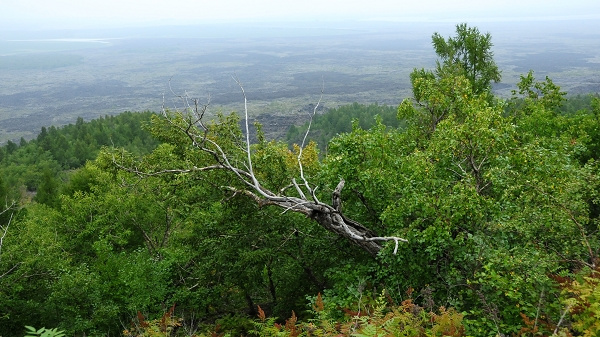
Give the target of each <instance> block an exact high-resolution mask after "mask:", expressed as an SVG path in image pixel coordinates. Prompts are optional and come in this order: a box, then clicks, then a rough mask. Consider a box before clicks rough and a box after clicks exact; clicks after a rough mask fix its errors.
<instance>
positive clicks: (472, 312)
mask: <svg viewBox="0 0 600 337" xmlns="http://www.w3.org/2000/svg"><path fill="white" fill-rule="evenodd" d="M433 44H434V48H435V50H436V52H437V54H438V56H439V57H440V62H438V65H437V68H436V69H435V70H425V69H415V70H414V71H413V73H412V74H411V83H412V85H413V97H412V98H407V99H405V100H404V101H403V102H402V103H401V104H400V105H399V106H398V107H397V108H394V109H393V115H394V117H395V118H396V119H391V117H390V114H391V113H392V109H391V108H388V107H383V106H378V105H370V106H364V105H359V104H354V105H351V106H347V107H340V108H338V109H332V110H330V111H329V112H328V113H325V114H323V115H318V116H316V117H315V119H314V121H313V124H312V127H311V129H312V131H314V132H315V133H316V138H313V139H316V140H318V141H319V142H323V143H327V147H326V151H323V150H322V151H321V153H319V150H318V145H317V144H316V143H315V142H309V143H307V145H306V147H305V148H303V149H300V148H299V147H298V146H289V145H288V144H287V143H284V142H278V141H268V140H266V139H265V138H264V135H263V134H262V133H261V132H260V128H259V131H258V136H257V139H258V141H257V143H256V144H252V145H251V146H250V151H249V153H248V152H247V150H246V144H245V135H244V132H243V131H242V130H240V128H239V117H238V116H237V115H236V114H231V115H228V116H223V115H218V116H215V118H214V120H212V121H210V122H208V121H203V122H202V123H199V122H198V121H196V120H195V119H194V115H193V114H186V113H182V112H169V113H167V115H166V116H158V115H153V114H150V113H144V114H133V113H125V114H123V115H120V116H116V117H106V118H104V119H100V120H97V121H92V122H89V123H85V122H83V120H78V121H77V123H76V124H74V125H69V126H67V127H64V128H60V129H59V128H53V127H51V128H49V129H46V128H44V129H42V132H41V133H40V135H39V136H38V138H37V139H35V140H32V141H29V142H27V141H24V140H23V141H21V142H20V144H16V143H13V142H9V143H8V144H7V145H5V146H4V147H2V148H1V150H0V162H1V163H2V166H1V168H0V171H1V173H2V174H1V175H0V197H1V198H2V201H3V203H2V208H1V209H0V211H2V213H0V221H1V222H0V226H1V227H0V236H1V237H2V241H0V249H1V250H0V334H1V335H3V336H12V335H14V336H21V335H23V334H25V333H27V331H28V330H26V329H25V326H35V327H48V328H49V329H42V330H35V329H34V331H35V332H36V333H37V332H38V331H46V330H48V331H50V330H51V329H58V330H53V331H59V330H64V331H65V332H66V333H67V335H75V336H84V335H85V336H96V335H98V336H100V335H110V336H117V335H122V334H123V335H125V336H158V335H161V336H164V335H171V336H176V335H177V336H193V335H196V336H208V335H211V336H222V335H223V334H224V333H229V334H230V335H231V336H233V335H235V336H239V335H255V336H280V337H287V336H290V337H297V336H301V335H302V336H315V335H316V336H340V335H343V336H355V337H363V336H381V335H393V336H466V335H468V336H496V335H500V334H502V335H514V336H550V335H553V334H557V335H561V336H573V335H578V334H581V335H585V336H593V335H594V334H597V332H598V329H599V327H598V324H597V322H598V320H597V317H598V314H599V312H600V310H598V305H599V303H600V295H599V294H598V287H597V285H598V283H599V281H598V280H599V279H600V278H599V277H598V275H599V267H598V263H599V262H600V259H599V252H600V238H599V237H598V226H599V224H600V192H599V191H600V175H599V174H600V165H599V164H598V156H599V154H600V99H599V98H598V97H597V96H596V97H594V96H590V97H573V98H569V97H566V96H565V94H564V93H563V92H562V91H561V90H560V88H559V87H558V86H557V85H555V84H554V83H553V82H552V80H551V79H549V78H545V79H544V80H542V81H538V80H536V78H535V77H534V73H533V72H529V73H528V74H525V75H522V76H521V80H520V82H519V83H518V85H517V87H516V88H515V89H514V91H513V97H512V98H511V99H508V100H503V99H500V98H497V97H494V96H493V95H492V93H491V92H490V84H491V82H492V81H497V80H499V71H498V69H497V68H496V67H495V63H493V59H492V58H491V57H492V54H491V51H490V48H491V41H490V36H489V35H487V34H486V35H482V34H480V33H479V32H478V30H476V29H474V28H469V27H467V26H466V25H459V26H457V36H456V37H455V38H449V39H448V40H444V39H442V38H441V37H439V35H437V34H434V36H433ZM474 60H476V61H474ZM480 61H481V62H480ZM352 120H353V121H352ZM189 121H193V122H192V123H191V124H186V122H189ZM189 125H191V126H189ZM187 126H189V127H194V128H197V134H199V135H201V136H200V137H198V138H193V137H192V138H193V139H190V138H191V137H189V134H186V130H187V129H186V127H187ZM348 127H349V128H348ZM303 128H304V129H303ZM305 128H306V126H305V127H299V128H296V129H292V130H290V132H289V134H288V140H289V141H292V142H300V141H301V140H302V137H303V131H302V130H305ZM150 135H151V136H152V137H154V138H150ZM199 143H210V144H218V149H219V151H221V150H222V151H223V152H214V153H211V152H206V151H200V150H199V147H198V144H199ZM103 145H110V146H105V147H102V146H103ZM321 146H323V145H322V144H321ZM213 148H217V147H213ZM322 149H324V148H322ZM300 151H302V152H300ZM221 153H224V154H226V156H227V162H228V163H233V164H235V165H237V166H238V167H240V168H245V169H247V168H248V167H249V166H250V165H249V162H250V161H249V160H248V158H250V159H251V162H252V172H253V174H254V175H255V177H256V178H257V179H258V180H259V181H260V183H261V187H263V188H264V190H270V191H292V192H289V193H291V194H292V195H297V194H300V193H301V189H300V187H298V188H297V189H296V191H294V187H293V183H292V181H298V182H301V181H303V180H304V179H306V180H307V181H310V182H311V183H312V184H315V186H319V188H318V189H317V190H316V191H313V192H314V194H315V197H317V199H318V200H322V201H323V202H329V200H331V196H332V192H333V191H334V190H335V188H336V186H337V184H338V182H339V181H340V179H344V180H345V183H346V184H345V187H344V189H343V190H342V192H341V193H342V200H343V212H344V214H345V216H347V217H349V218H352V219H353V221H356V222H358V223H360V224H363V225H364V226H365V227H368V228H369V229H370V230H371V231H372V232H374V233H377V234H379V235H382V236H398V237H403V238H406V239H407V240H408V242H407V243H401V244H400V245H399V246H398V247H397V253H396V254H394V252H393V251H394V249H395V248H396V246H395V244H394V242H393V241H392V242H390V243H388V244H387V245H385V246H384V247H383V249H382V250H381V251H380V252H379V253H378V254H377V256H375V257H373V256H372V255H370V254H369V253H368V252H366V251H364V250H362V249H360V248H359V246H357V245H353V244H352V241H351V240H347V239H345V238H342V237H340V236H339V235H337V234H336V233H334V232H329V231H326V230H325V229H323V228H322V227H320V226H318V225H317V224H316V223H315V221H314V219H313V218H311V217H310V216H309V217H306V216H303V215H302V214H298V213H294V209H293V207H290V208H287V209H283V210H282V209H281V208H275V207H271V206H268V205H267V204H266V203H261V202H257V198H255V196H256V195H253V194H252V190H251V189H248V188H247V184H245V183H244V182H243V180H242V179H244V178H247V177H246V176H242V174H238V175H236V171H226V170H222V169H220V168H222V165H223V162H224V159H223V156H221ZM300 164H301V165H300ZM219 165H221V166H219ZM292 179H296V180H292ZM300 184H301V183H300ZM12 200H17V201H18V207H15V206H14V205H13V204H12V203H11V201H12ZM9 206H10V208H9ZM265 312H266V313H265ZM290 313H291V317H290ZM257 317H258V318H257ZM268 317H271V318H268ZM276 317H279V318H284V317H290V318H289V319H287V320H285V319H281V320H280V319H277V318H276ZM32 329H33V328H32ZM29 331H31V330H30V329H29Z"/></svg>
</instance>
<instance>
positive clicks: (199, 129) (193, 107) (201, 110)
mask: <svg viewBox="0 0 600 337" xmlns="http://www.w3.org/2000/svg"><path fill="white" fill-rule="evenodd" d="M234 80H235V81H236V83H237V84H238V86H239V87H240V89H241V92H242V95H243V98H244V117H245V132H246V134H245V141H244V142H245V144H244V145H243V148H242V149H241V150H242V151H243V152H244V157H245V159H244V160H245V162H244V163H242V164H239V163H238V164H235V163H233V162H232V160H231V158H230V155H229V154H228V153H227V152H226V151H225V150H224V148H223V147H222V146H221V145H220V144H219V143H218V142H217V141H216V140H215V139H213V138H211V137H209V126H208V125H207V124H205V123H203V117H204V115H205V112H206V109H207V108H208V105H199V104H198V101H197V100H191V101H192V103H193V104H190V103H189V102H190V100H189V99H188V97H187V95H185V96H178V97H180V98H182V99H183V101H184V104H185V105H186V107H187V110H188V112H190V116H188V118H182V119H181V120H177V121H175V120H174V119H173V118H172V117H171V116H170V115H169V113H167V110H166V109H165V108H164V106H163V116H164V117H165V119H166V121H167V122H168V123H169V124H170V125H171V126H172V127H173V128H174V129H175V130H178V132H181V133H183V134H184V135H186V137H187V138H188V139H189V140H190V143H191V146H192V147H194V148H195V149H197V150H199V151H202V152H204V153H206V154H208V155H210V156H211V157H212V161H213V162H212V163H211V164H210V165H206V166H203V167H196V166H194V167H192V168H186V169H166V170H162V171H156V172H142V171H140V170H138V169H136V168H127V167H124V166H122V165H120V164H119V163H117V161H116V160H115V159H114V158H113V162H114V163H115V165H117V166H118V167H120V168H122V169H125V170H128V171H130V172H134V173H136V174H139V175H141V176H152V175H157V174H166V173H191V172H201V171H209V170H225V171H229V172H231V173H233V174H234V175H235V177H237V180H238V182H240V183H242V186H243V187H241V188H240V187H235V186H223V188H224V189H226V190H229V191H232V192H233V193H235V194H243V195H246V196H248V197H250V198H251V199H252V200H254V201H255V202H256V203H257V204H258V205H259V206H268V205H273V206H277V207H280V208H283V209H284V211H283V212H284V213H285V212H290V211H291V212H296V213H301V214H304V215H306V216H307V217H309V218H310V219H312V220H314V221H315V222H317V223H318V224H319V225H321V226H322V227H323V228H325V229H327V230H328V231H330V232H332V233H335V234H336V235H338V236H340V237H343V238H345V239H347V240H348V241H350V242H351V243H353V244H354V245H356V246H358V247H360V248H362V249H364V250H365V251H367V252H368V253H369V254H371V255H373V256H376V255H377V254H378V253H379V252H380V251H381V250H382V249H383V243H384V242H387V241H394V243H395V246H394V251H393V252H394V254H396V253H397V251H398V244H399V243H400V242H407V240H406V239H403V238H400V237H396V236H378V235H377V234H376V233H374V232H373V231H372V230H370V229H369V228H367V227H365V226H363V225H362V224H360V223H359V222H357V221H354V220H352V219H350V218H348V217H346V216H345V215H344V214H343V212H342V199H341V192H342V189H343V188H344V184H345V181H344V180H343V179H341V180H340V182H339V183H338V184H337V187H336V188H335V189H334V191H333V193H332V196H331V204H327V203H323V202H321V201H319V199H318V198H317V196H316V193H315V191H316V189H317V186H313V185H312V184H311V183H310V182H309V181H308V179H307V178H306V176H305V175H304V169H303V167H302V148H303V147H304V145H305V144H304V142H305V140H306V137H307V135H308V132H309V131H310V124H309V128H308V129H307V131H306V134H305V136H304V139H303V142H302V145H301V147H300V150H299V153H298V157H297V162H298V165H299V169H300V183H298V182H296V180H295V179H292V182H291V185H290V186H294V187H295V191H296V192H297V194H298V196H293V195H289V194H286V192H285V191H286V189H283V190H281V191H278V192H274V191H271V190H269V189H267V188H265V187H264V186H263V185H262V184H261V182H260V181H259V180H258V178H257V176H256V175H255V173H254V167H253V163H252V156H251V146H250V135H249V133H250V132H249V126H248V100H247V96H246V92H245V90H244V87H243V85H242V84H241V82H240V81H239V80H238V79H237V78H235V77H234ZM321 97H322V92H321ZM320 102H321V99H319V104H320ZM319 104H317V106H316V107H315V109H314V111H313V113H312V115H311V122H312V118H313V117H314V115H315V113H316V110H317V107H318V106H319ZM180 116H182V117H183V115H180ZM182 120H183V121H185V124H182V123H181V121H182Z"/></svg>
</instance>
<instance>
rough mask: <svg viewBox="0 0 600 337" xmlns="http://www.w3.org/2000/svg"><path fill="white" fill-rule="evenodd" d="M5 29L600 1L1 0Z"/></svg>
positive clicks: (562, 13)
mask: <svg viewBox="0 0 600 337" xmlns="http://www.w3.org/2000/svg"><path fill="white" fill-rule="evenodd" d="M0 2H1V7H0V29H2V30H6V29H11V28H12V29H24V28H26V27H27V28H32V29H48V28H100V27H109V26H110V27H115V26H116V27H122V26H139V25H146V24H152V25H154V24H195V23H203V22H227V21H268V20H281V19H283V20H330V19H331V20H343V19H360V20H413V21H425V20H444V21H446V20H447V21H452V22H460V21H475V20H490V19H492V20H498V19H513V20H514V19H540V18H543V19H562V18H577V19H600V1H599V0H570V1H565V0H483V1H482V0H463V1H451V0H408V1H402V0H361V1H355V0H294V1H288V0H210V1H208V0H0Z"/></svg>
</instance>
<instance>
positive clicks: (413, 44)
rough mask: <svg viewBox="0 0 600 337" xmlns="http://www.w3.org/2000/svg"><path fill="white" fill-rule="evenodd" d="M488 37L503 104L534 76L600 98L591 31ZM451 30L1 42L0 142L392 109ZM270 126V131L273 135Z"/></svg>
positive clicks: (559, 29) (583, 26) (357, 25)
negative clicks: (102, 126) (148, 122)
mask: <svg viewBox="0 0 600 337" xmlns="http://www.w3.org/2000/svg"><path fill="white" fill-rule="evenodd" d="M468 24H469V25H470V26H477V27H478V28H479V30H480V31H482V32H490V33H491V35H492V41H493V43H494V47H493V51H494V54H495V59H496V62H497V63H498V65H499V67H500V69H501V70H502V82H501V83H500V84H497V85H496V86H495V89H494V90H495V93H496V94H497V95H500V96H503V97H509V96H510V91H511V90H512V89H514V88H515V83H516V82H517V81H518V79H519V75H521V74H526V73H527V72H528V71H529V70H530V69H531V70H534V71H535V73H534V74H535V76H536V78H538V79H539V80H543V79H544V78H545V76H549V77H550V78H551V79H552V80H553V81H554V82H555V83H556V84H558V85H559V86H561V88H562V89H564V90H565V91H567V92H568V93H569V94H587V93H598V92H600V43H599V41H600V30H598V29H597V27H599V25H598V22H595V21H585V20H584V21H578V22H568V21H534V22H523V21H518V22H517V21H515V22H469V23H468ZM455 25H456V23H451V22H428V23H417V22H330V23H324V22H305V23H297V24H290V23H286V24H276V23H270V24H266V23H264V24H243V25H241V24H240V25H210V26H209V25H198V26H185V27H184V26H170V27H153V28H131V29H121V30H96V31H91V30H89V31H28V32H16V31H13V32H0V78H1V80H0V143H3V142H5V141H7V140H9V139H13V140H18V139H19V138H20V137H24V138H26V139H30V138H32V137H35V135H36V134H37V133H38V132H39V130H40V128H41V127H42V126H50V125H57V126H58V125H64V124H68V123H73V122H74V121H75V119H76V118H77V117H79V116H80V117H83V118H84V119H85V120H90V119H94V118H98V117H100V116H105V115H114V114H118V113H121V112H123V111H145V110H150V111H160V110H161V109H162V107H163V106H165V107H166V108H169V109H180V108H183V107H185V105H186V103H185V102H184V101H182V100H181V99H180V98H179V97H178V96H186V95H187V96H188V97H190V98H197V99H199V102H200V103H202V104H205V103H208V102H210V105H211V108H210V111H211V112H217V111H222V112H230V111H238V112H239V111H242V110H243V96H242V94H241V91H240V87H239V86H238V84H237V83H236V81H235V80H234V78H237V79H238V80H239V81H240V82H241V83H242V85H243V87H244V89H245V91H246V94H247V98H248V102H249V112H250V113H251V115H252V116H254V117H253V118H258V119H259V120H261V122H263V123H264V124H267V125H269V124H270V125H271V127H276V128H279V129H280V130H284V129H285V127H286V126H287V125H289V124H292V123H301V122H303V121H304V120H305V119H306V117H307V111H309V110H310V106H311V104H315V103H316V102H317V101H318V100H319V97H320V95H321V91H323V98H322V100H321V104H322V105H323V106H324V107H325V108H332V107H336V106H339V105H342V104H349V103H353V102H359V103H367V104H368V103H379V104H386V105H397V104H399V103H400V102H401V101H402V99H404V98H406V97H410V95H411V92H410V82H409V74H410V72H411V71H412V70H413V69H414V68H433V67H434V66H435V60H436V55H435V52H434V50H433V48H432V46H431V35H432V34H433V33H434V32H439V33H440V34H442V35H443V36H446V37H448V36H453V35H454V29H455ZM274 124H277V125H274Z"/></svg>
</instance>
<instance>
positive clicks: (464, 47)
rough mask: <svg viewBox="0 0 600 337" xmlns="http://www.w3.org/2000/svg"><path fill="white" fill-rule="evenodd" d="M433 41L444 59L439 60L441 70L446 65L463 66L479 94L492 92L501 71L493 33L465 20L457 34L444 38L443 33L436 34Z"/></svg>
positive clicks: (466, 75) (476, 92) (438, 67)
mask: <svg viewBox="0 0 600 337" xmlns="http://www.w3.org/2000/svg"><path fill="white" fill-rule="evenodd" d="M432 41H433V48H434V49H435V52H436V54H437V55H438V57H439V58H440V60H439V61H438V63H437V70H438V72H439V71H440V69H441V68H442V67H444V66H459V70H460V72H462V73H463V74H464V75H465V77H466V78H467V79H468V80H469V82H470V83H471V89H472V90H473V92H474V93H475V94H481V93H483V92H484V91H489V90H490V89H491V83H492V82H499V81H500V79H501V75H500V70H499V69H498V66H497V65H496V62H495V61H494V53H493V52H492V46H493V44H492V36H491V34H490V33H486V34H482V33H481V32H479V29H478V28H477V27H469V26H467V24H466V23H461V24H458V25H456V36H454V37H449V38H448V39H444V37H442V36H441V35H440V34H439V33H434V34H433V36H432Z"/></svg>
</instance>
